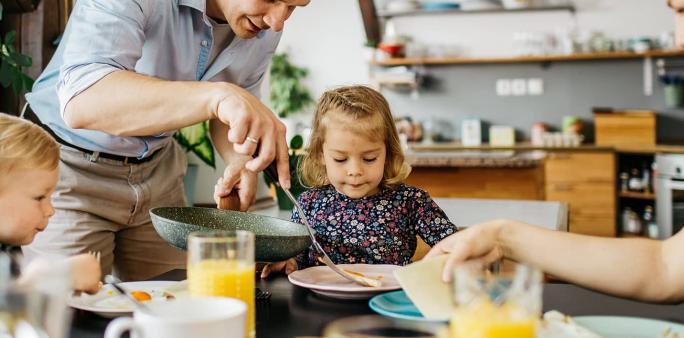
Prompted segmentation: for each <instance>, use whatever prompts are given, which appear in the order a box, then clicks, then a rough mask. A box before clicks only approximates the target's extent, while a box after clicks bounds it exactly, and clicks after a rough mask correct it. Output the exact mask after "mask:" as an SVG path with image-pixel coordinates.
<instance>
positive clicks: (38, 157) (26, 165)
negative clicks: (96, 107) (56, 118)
mask: <svg viewBox="0 0 684 338" xmlns="http://www.w3.org/2000/svg"><path fill="white" fill-rule="evenodd" d="M58 165H59V146H58V145H57V142H55V140H54V139H53V138H52V136H50V134H48V133H47V132H46V131H45V130H43V129H42V128H41V127H39V126H37V125H35V124H33V123H31V122H29V121H26V120H22V119H20V118H18V117H14V116H11V115H8V114H4V113H0V186H1V185H2V183H3V181H4V179H5V178H8V177H10V174H11V173H12V172H13V171H16V170H18V169H36V168H37V169H46V170H53V169H57V166H58Z"/></svg>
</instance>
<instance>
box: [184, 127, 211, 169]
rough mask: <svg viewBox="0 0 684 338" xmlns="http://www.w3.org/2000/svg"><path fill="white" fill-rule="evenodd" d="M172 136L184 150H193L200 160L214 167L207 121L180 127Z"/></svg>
mask: <svg viewBox="0 0 684 338" xmlns="http://www.w3.org/2000/svg"><path fill="white" fill-rule="evenodd" d="M174 138H175V139H176V141H178V143H179V144H180V145H181V146H182V147H183V148H185V150H186V151H191V152H193V153H194V154H195V155H197V157H199V158H200V160H202V162H204V163H206V164H208V165H209V166H211V167H212V168H216V158H215V156H214V146H213V145H212V144H211V139H210V138H209V121H204V122H200V123H197V124H195V125H192V126H189V127H184V128H181V129H179V130H178V131H177V132H176V134H174Z"/></svg>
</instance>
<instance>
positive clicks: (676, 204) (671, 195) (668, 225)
mask: <svg viewBox="0 0 684 338" xmlns="http://www.w3.org/2000/svg"><path fill="white" fill-rule="evenodd" d="M655 158H656V170H657V176H656V180H655V181H656V182H655V183H656V185H655V187H656V189H655V190H656V212H657V217H656V219H657V223H658V237H659V238H660V239H665V238H668V237H670V236H672V235H674V234H676V233H677V232H678V231H679V230H681V229H682V226H684V154H657V155H656V156H655Z"/></svg>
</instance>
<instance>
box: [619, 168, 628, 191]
mask: <svg viewBox="0 0 684 338" xmlns="http://www.w3.org/2000/svg"><path fill="white" fill-rule="evenodd" d="M627 181H629V174H628V173H627V172H626V171H623V172H621V173H620V191H622V192H627V191H629V186H628V185H627Z"/></svg>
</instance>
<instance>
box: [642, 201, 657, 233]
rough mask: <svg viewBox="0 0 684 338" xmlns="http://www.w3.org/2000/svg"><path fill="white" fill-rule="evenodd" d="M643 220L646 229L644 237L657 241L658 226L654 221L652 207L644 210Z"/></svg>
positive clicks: (648, 206) (649, 206)
mask: <svg viewBox="0 0 684 338" xmlns="http://www.w3.org/2000/svg"><path fill="white" fill-rule="evenodd" d="M642 218H643V219H644V224H643V225H644V227H645V228H646V235H647V236H648V237H649V238H653V239H657V238H658V224H657V223H656V221H655V215H654V214H653V206H651V205H647V206H646V207H645V208H644V215H643V216H642Z"/></svg>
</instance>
